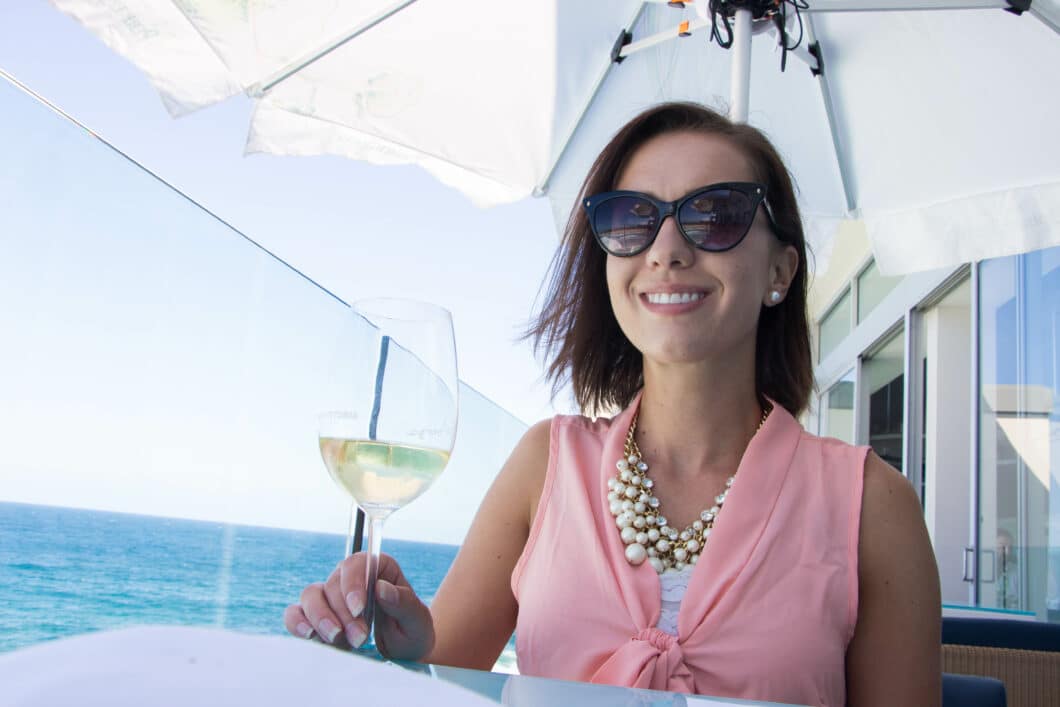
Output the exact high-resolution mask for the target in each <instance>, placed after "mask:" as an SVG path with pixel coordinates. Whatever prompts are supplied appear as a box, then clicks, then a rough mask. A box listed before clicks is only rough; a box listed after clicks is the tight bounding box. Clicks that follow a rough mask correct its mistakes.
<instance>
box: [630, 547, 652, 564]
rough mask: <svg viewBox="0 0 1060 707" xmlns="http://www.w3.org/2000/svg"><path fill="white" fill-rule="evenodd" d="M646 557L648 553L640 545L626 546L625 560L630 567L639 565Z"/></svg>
mask: <svg viewBox="0 0 1060 707" xmlns="http://www.w3.org/2000/svg"><path fill="white" fill-rule="evenodd" d="M647 557H648V551H647V550H645V549H644V546H643V545H641V544H640V543H633V544H632V545H627V546H626V559H627V560H629V563H630V564H631V565H639V564H640V563H642V562H644V560H646V559H647Z"/></svg>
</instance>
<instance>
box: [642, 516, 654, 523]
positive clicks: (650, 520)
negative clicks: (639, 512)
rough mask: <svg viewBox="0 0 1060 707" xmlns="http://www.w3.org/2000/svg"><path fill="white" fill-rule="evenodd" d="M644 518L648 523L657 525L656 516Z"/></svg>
mask: <svg viewBox="0 0 1060 707" xmlns="http://www.w3.org/2000/svg"><path fill="white" fill-rule="evenodd" d="M644 520H645V521H646V522H647V523H648V525H655V516H646V517H645V518H644Z"/></svg>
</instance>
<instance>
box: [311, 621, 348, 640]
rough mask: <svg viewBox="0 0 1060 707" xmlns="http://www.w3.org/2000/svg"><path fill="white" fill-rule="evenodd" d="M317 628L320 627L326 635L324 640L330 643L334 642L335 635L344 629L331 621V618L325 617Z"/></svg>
mask: <svg viewBox="0 0 1060 707" xmlns="http://www.w3.org/2000/svg"><path fill="white" fill-rule="evenodd" d="M317 628H319V629H320V633H321V634H322V635H323V636H324V640H325V641H327V642H328V643H334V642H335V636H338V635H339V631H341V630H342V629H340V628H339V627H338V626H336V625H335V624H333V623H332V622H331V619H324V620H323V621H321V622H320V626H318V627H317Z"/></svg>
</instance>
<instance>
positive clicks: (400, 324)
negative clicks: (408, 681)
mask: <svg viewBox="0 0 1060 707" xmlns="http://www.w3.org/2000/svg"><path fill="white" fill-rule="evenodd" d="M351 310H352V317H353V322H352V323H353V337H352V339H351V342H352V343H351V348H350V351H349V354H350V355H349V356H348V357H346V363H344V365H349V366H350V367H351V371H349V373H350V376H344V377H345V378H347V379H352V381H353V384H352V386H351V387H350V388H351V389H350V390H348V392H347V391H339V392H341V393H342V398H344V399H345V400H347V401H348V404H345V403H344V406H345V407H344V409H341V410H336V411H333V412H327V413H324V414H322V415H321V416H320V418H319V426H318V436H319V441H320V454H321V456H322V457H323V459H324V464H325V466H327V469H328V472H329V473H330V474H331V477H332V478H333V479H334V480H335V482H336V483H338V485H339V486H341V487H342V488H343V489H344V490H345V491H346V492H347V493H349V494H350V496H352V497H353V500H354V501H355V502H356V504H357V505H358V506H360V508H361V509H362V510H363V511H364V513H365V515H366V516H367V518H368V549H369V553H368V562H367V587H366V588H367V592H366V600H365V605H364V614H363V616H364V620H365V622H366V623H367V625H368V639H367V640H366V641H365V644H364V646H363V650H364V651H365V652H367V653H373V654H378V651H377V649H376V644H375V621H374V618H375V583H376V579H377V577H378V573H379V552H380V549H381V547H382V542H383V524H384V522H385V521H386V519H387V517H388V516H389V515H390V514H391V513H393V512H394V511H395V510H397V509H399V508H401V507H403V506H405V505H406V504H408V503H409V502H410V501H412V500H413V499H415V498H416V497H418V496H419V495H420V494H422V493H423V492H424V491H426V490H427V489H428V488H429V487H430V485H431V484H432V483H433V482H434V480H435V479H436V478H438V476H439V475H440V474H441V473H442V471H443V470H444V469H445V466H446V464H447V463H448V462H449V455H450V453H451V452H452V449H453V442H454V440H455V439H456V423H457V375H456V344H455V342H454V339H453V320H452V317H451V315H450V314H449V312H448V311H447V310H445V309H443V308H441V307H438V306H435V305H431V304H426V303H423V302H415V301H413V300H403V299H373V300H364V301H360V302H356V303H355V304H354V305H353V307H352V308H351ZM351 526H352V524H351ZM351 530H352V528H351ZM351 545H352V543H351V541H350V538H349V537H347V543H346V552H347V554H349V553H350V551H351Z"/></svg>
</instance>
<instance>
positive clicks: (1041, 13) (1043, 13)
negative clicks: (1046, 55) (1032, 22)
mask: <svg viewBox="0 0 1060 707" xmlns="http://www.w3.org/2000/svg"><path fill="white" fill-rule="evenodd" d="M1031 14H1032V15H1034V16H1035V17H1037V18H1038V19H1039V20H1041V22H1042V24H1044V25H1045V26H1046V27H1048V28H1049V29H1051V30H1052V31H1054V32H1056V33H1057V34H1060V14H1057V13H1054V11H1053V10H1051V9H1050V10H1046V9H1043V8H1041V7H1039V6H1038V5H1031Z"/></svg>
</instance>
